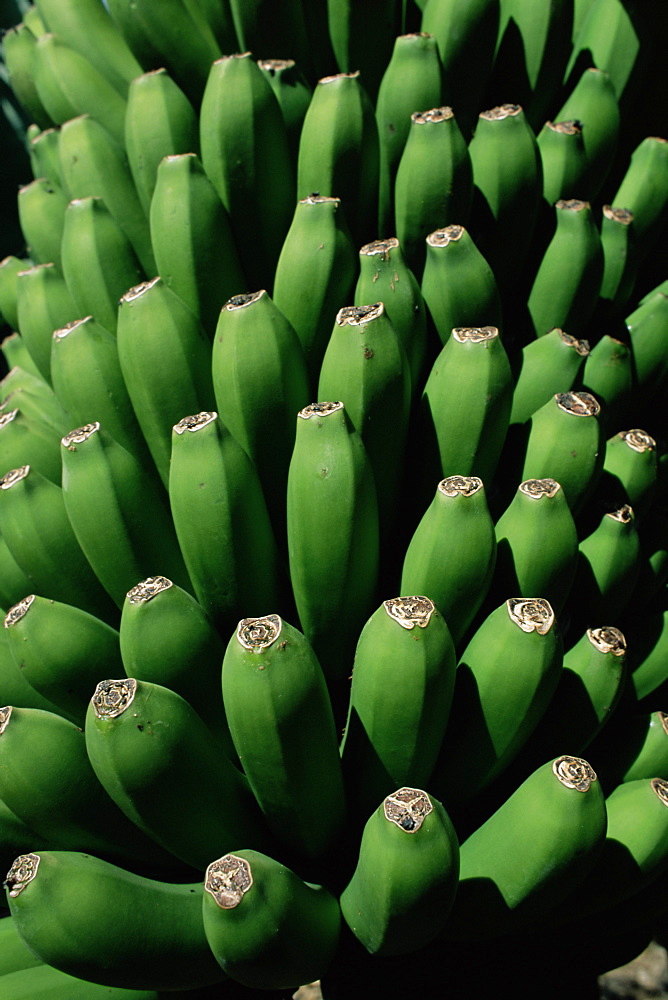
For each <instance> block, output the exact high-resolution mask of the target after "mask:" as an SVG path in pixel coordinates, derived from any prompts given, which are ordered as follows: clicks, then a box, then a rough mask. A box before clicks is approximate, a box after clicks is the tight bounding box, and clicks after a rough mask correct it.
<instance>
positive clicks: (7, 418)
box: [0, 396, 19, 431]
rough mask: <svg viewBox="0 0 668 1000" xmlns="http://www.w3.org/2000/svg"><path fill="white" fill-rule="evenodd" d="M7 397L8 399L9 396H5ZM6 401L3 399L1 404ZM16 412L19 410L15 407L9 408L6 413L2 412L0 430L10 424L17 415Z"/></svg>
mask: <svg viewBox="0 0 668 1000" xmlns="http://www.w3.org/2000/svg"><path fill="white" fill-rule="evenodd" d="M7 399H9V396H8V397H7ZM6 401H7V400H3V405H4V403H5V402H6ZM18 412H19V411H18V409H16V410H9V411H8V412H7V413H3V415H2V416H1V417H0V431H1V430H2V429H3V428H4V427H7V426H9V424H11V423H12V422H13V421H14V420H15V419H16V417H17V416H18Z"/></svg>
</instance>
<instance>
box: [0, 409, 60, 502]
mask: <svg viewBox="0 0 668 1000" xmlns="http://www.w3.org/2000/svg"><path fill="white" fill-rule="evenodd" d="M12 395H13V396H16V395H18V393H13V394H12ZM13 402H14V400H13V399H12V396H9V397H8V398H7V400H6V408H5V403H3V408H2V410H0V466H1V467H2V468H3V469H8V468H14V467H16V465H17V464H18V462H20V461H23V462H25V463H26V464H27V465H30V466H32V467H33V468H34V469H35V470H36V471H37V472H39V473H40V475H42V476H45V478H46V479H50V480H51V482H52V483H56V484H57V483H59V482H60V455H59V454H58V432H57V431H56V430H55V429H54V428H53V427H50V426H48V425H46V424H45V423H43V422H42V421H41V420H33V419H31V418H30V417H28V416H27V415H26V414H25V413H24V411H23V409H18V407H14V408H12V409H9V407H10V406H12V403H13Z"/></svg>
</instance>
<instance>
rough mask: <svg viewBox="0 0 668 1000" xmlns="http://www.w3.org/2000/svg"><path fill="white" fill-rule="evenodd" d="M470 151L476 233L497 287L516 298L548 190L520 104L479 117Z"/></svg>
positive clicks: (503, 105) (532, 137)
mask: <svg viewBox="0 0 668 1000" xmlns="http://www.w3.org/2000/svg"><path fill="white" fill-rule="evenodd" d="M468 150H469V156H470V158H471V166H472V168H473V185H474V188H473V205H472V209H471V229H472V232H474V233H475V236H476V243H477V244H478V245H479V247H480V250H481V251H482V254H483V256H484V257H485V259H486V260H487V261H489V263H490V265H491V266H492V269H493V271H494V276H495V278H496V280H497V282H498V284H499V285H500V286H501V287H502V288H504V289H506V288H508V290H509V291H510V292H511V293H512V286H513V285H514V284H515V282H516V280H517V274H518V272H520V271H521V269H522V266H523V264H524V262H525V260H526V258H527V254H528V252H529V247H530V244H531V239H532V236H533V232H534V228H535V225H536V222H537V218H538V207H539V204H540V200H541V195H542V190H543V186H542V163H541V158H540V153H539V150H538V147H537V145H536V137H535V136H534V134H533V131H532V129H531V126H530V125H529V123H528V121H527V120H526V118H525V116H524V111H523V110H522V108H521V107H520V105H519V104H501V105H498V106H497V107H495V108H490V110H489V111H482V112H481V113H480V114H479V115H478V123H477V125H476V129H475V132H474V134H473V138H472V139H471V142H470V143H469V147H468Z"/></svg>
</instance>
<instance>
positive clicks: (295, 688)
mask: <svg viewBox="0 0 668 1000" xmlns="http://www.w3.org/2000/svg"><path fill="white" fill-rule="evenodd" d="M223 701H224V703H225V712H226V714H227V720H228V723H229V727H230V733H231V734H232V739H233V741H234V746H235V748H236V751H237V753H238V755H239V759H240V761H241V765H242V767H243V769H244V772H245V773H246V776H247V777H248V781H249V783H250V786H251V788H252V789H253V794H254V795H255V798H256V799H257V802H258V804H259V806H260V809H261V810H262V814H263V816H264V819H265V821H266V823H267V825H268V826H269V828H270V830H271V831H272V833H273V834H274V835H275V836H276V837H277V838H278V839H279V840H280V841H281V842H282V843H283V844H284V845H287V846H288V847H290V848H292V850H293V851H295V852H296V853H297V854H298V855H301V856H305V857H307V858H309V859H313V858H317V857H320V856H321V855H323V854H324V853H326V852H327V851H329V850H331V848H333V847H334V845H335V843H336V840H337V838H338V837H339V836H340V835H341V833H342V830H343V823H344V819H345V801H344V790H343V776H342V771H341V760H340V757H339V750H338V739H337V733H336V727H335V724H334V715H333V712H332V706H331V703H330V700H329V695H328V693H327V685H326V683H325V678H324V675H323V673H322V670H321V668H320V664H319V663H318V660H317V659H316V656H315V654H314V652H313V649H312V648H311V645H310V644H309V642H308V641H307V640H306V639H305V638H304V636H303V635H302V634H301V632H299V631H297V629H296V628H293V626H292V625H289V624H288V623H287V622H285V621H283V620H282V619H281V618H280V617H279V616H278V615H274V614H272V615H268V616H266V617H264V618H243V619H242V620H241V621H240V622H239V626H238V628H237V630H236V633H235V634H234V635H233V636H232V638H231V639H230V641H229V643H228V646H227V650H226V651H225V658H224V660H223ZM240 839H243V838H240Z"/></svg>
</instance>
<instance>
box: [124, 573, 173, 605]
mask: <svg viewBox="0 0 668 1000" xmlns="http://www.w3.org/2000/svg"><path fill="white" fill-rule="evenodd" d="M171 586H173V584H172V581H171V580H168V579H167V577H166V576H147V577H146V579H145V580H141V581H140V582H139V583H138V584H137V585H136V586H135V587H133V588H132V590H128V592H127V594H126V595H125V596H126V597H127V599H128V601H129V602H130V604H146V602H147V601H150V600H151V599H152V598H153V597H155V596H156V595H157V594H162V592H163V590H169V588H170V587H171Z"/></svg>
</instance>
